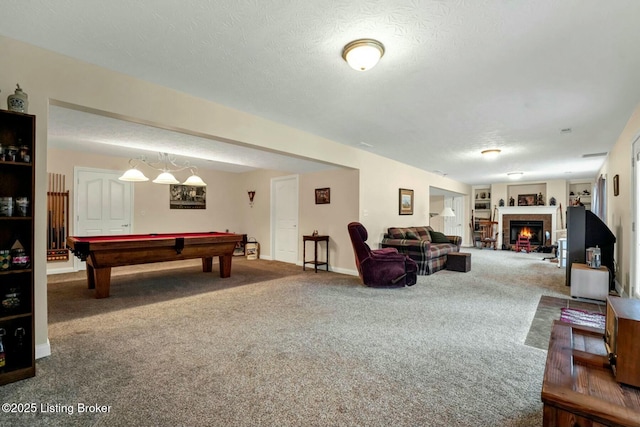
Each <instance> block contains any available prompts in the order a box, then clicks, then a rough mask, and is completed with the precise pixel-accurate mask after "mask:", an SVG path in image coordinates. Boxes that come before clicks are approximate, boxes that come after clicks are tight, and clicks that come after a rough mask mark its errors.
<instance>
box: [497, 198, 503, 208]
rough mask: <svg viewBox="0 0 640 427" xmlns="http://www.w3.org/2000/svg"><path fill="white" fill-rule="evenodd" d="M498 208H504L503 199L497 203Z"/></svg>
mask: <svg viewBox="0 0 640 427" xmlns="http://www.w3.org/2000/svg"><path fill="white" fill-rule="evenodd" d="M498 206H500V207H501V208H503V207H504V199H500V201H499V202H498Z"/></svg>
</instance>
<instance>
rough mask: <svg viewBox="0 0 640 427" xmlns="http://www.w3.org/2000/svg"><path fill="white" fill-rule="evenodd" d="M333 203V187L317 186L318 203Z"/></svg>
mask: <svg viewBox="0 0 640 427" xmlns="http://www.w3.org/2000/svg"><path fill="white" fill-rule="evenodd" d="M327 203H331V188H316V205H324V204H327Z"/></svg>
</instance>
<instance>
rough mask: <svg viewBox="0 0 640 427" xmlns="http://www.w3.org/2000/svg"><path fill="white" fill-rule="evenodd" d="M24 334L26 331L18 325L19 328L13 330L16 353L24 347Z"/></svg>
mask: <svg viewBox="0 0 640 427" xmlns="http://www.w3.org/2000/svg"><path fill="white" fill-rule="evenodd" d="M25 335H27V331H26V330H25V329H24V328H22V327H20V328H16V330H15V331H13V336H14V337H16V339H15V346H14V347H15V352H16V353H18V354H19V353H21V352H22V350H23V349H24V337H25Z"/></svg>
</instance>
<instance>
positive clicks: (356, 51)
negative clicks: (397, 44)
mask: <svg viewBox="0 0 640 427" xmlns="http://www.w3.org/2000/svg"><path fill="white" fill-rule="evenodd" d="M382 55H384V46H383V45H382V43H380V42H379V41H377V40H373V39H359V40H354V41H352V42H351V43H349V44H347V45H346V46H345V47H344V49H343V50H342V57H343V58H344V60H345V61H347V64H349V66H350V67H351V68H353V69H354V70H358V71H367V70H370V69H371V68H373V67H374V66H375V65H376V64H377V63H378V61H379V60H380V58H382Z"/></svg>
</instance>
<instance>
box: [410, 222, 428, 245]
mask: <svg viewBox="0 0 640 427" xmlns="http://www.w3.org/2000/svg"><path fill="white" fill-rule="evenodd" d="M413 229H414V230H415V231H416V234H417V235H418V236H420V240H426V241H427V242H430V241H431V233H429V231H430V230H431V227H429V226H426V227H413Z"/></svg>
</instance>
